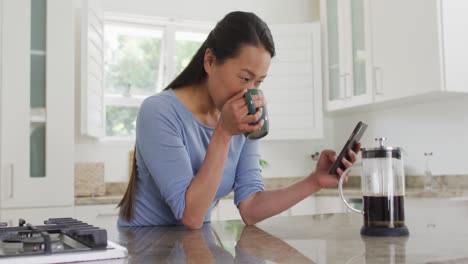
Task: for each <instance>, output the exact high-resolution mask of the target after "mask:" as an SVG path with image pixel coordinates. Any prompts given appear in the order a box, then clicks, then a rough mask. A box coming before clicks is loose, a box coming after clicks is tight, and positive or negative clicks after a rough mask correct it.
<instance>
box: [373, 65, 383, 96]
mask: <svg viewBox="0 0 468 264" xmlns="http://www.w3.org/2000/svg"><path fill="white" fill-rule="evenodd" d="M374 80H375V84H374V85H375V94H376V95H383V94H384V93H383V71H382V68H380V67H374Z"/></svg>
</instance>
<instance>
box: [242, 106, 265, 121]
mask: <svg viewBox="0 0 468 264" xmlns="http://www.w3.org/2000/svg"><path fill="white" fill-rule="evenodd" d="M262 114H263V108H260V109H258V111H257V113H255V114H254V115H246V116H244V118H242V123H247V124H251V123H256V122H257V121H258V120H260V118H261V117H262Z"/></svg>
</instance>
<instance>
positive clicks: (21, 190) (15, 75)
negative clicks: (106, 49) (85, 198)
mask: <svg viewBox="0 0 468 264" xmlns="http://www.w3.org/2000/svg"><path fill="white" fill-rule="evenodd" d="M2 4H3V6H2V8H3V10H2V18H3V20H2V28H3V30H2V47H3V57H2V61H1V63H2V67H1V68H2V76H3V86H2V87H1V93H2V94H1V97H0V100H1V106H0V107H1V108H2V109H1V111H0V113H1V119H0V120H1V121H0V122H1V141H2V145H1V150H0V151H1V155H0V157H1V177H0V181H1V192H0V206H1V207H3V208H14V207H39V206H64V205H69V206H71V205H72V204H73V153H74V151H73V144H74V138H73V135H74V131H73V124H74V115H73V111H74V109H73V108H74V103H73V94H74V68H73V67H74V65H73V64H74V61H73V58H74V49H73V32H74V29H73V19H74V18H73V4H72V1H71V0H66V1H63V0H47V1H46V0H15V1H2ZM5 65H8V67H5Z"/></svg>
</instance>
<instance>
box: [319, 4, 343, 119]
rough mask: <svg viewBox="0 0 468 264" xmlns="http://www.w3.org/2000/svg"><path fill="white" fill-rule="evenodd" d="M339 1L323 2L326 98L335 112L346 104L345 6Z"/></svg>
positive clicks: (329, 107) (328, 104)
mask: <svg viewBox="0 0 468 264" xmlns="http://www.w3.org/2000/svg"><path fill="white" fill-rule="evenodd" d="M342 4H343V3H342V2H341V1H338V0H329V1H325V0H324V1H322V2H321V6H322V10H321V11H322V14H324V15H325V21H326V22H325V23H323V24H324V25H325V27H324V28H322V30H323V34H324V41H323V42H324V43H325V45H323V47H324V51H325V54H326V56H325V57H324V59H323V60H324V62H325V68H324V70H325V75H324V76H325V77H324V81H325V87H326V89H325V91H326V92H325V98H326V102H327V109H328V110H333V109H337V108H340V107H343V106H344V103H345V79H344V76H345V75H344V74H345V69H344V68H345V63H344V60H345V56H346V54H345V44H344V42H345V40H344V33H343V29H344V28H343V26H342V24H343V23H344V22H343V6H342Z"/></svg>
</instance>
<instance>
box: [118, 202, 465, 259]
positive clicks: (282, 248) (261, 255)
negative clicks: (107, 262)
mask: <svg viewBox="0 0 468 264" xmlns="http://www.w3.org/2000/svg"><path fill="white" fill-rule="evenodd" d="M423 200H426V199H423ZM406 212H407V217H406V223H407V225H408V227H409V229H410V236H409V237H392V238H385V237H364V236H361V235H360V234H359V230H360V227H361V226H362V220H363V219H362V217H361V216H360V215H358V214H353V213H340V214H323V215H309V216H288V217H278V218H271V219H268V220H265V221H263V222H261V223H259V224H257V225H256V226H248V227H246V226H245V225H244V224H242V222H241V221H238V220H233V221H219V222H216V221H215V222H212V223H208V224H205V225H204V226H203V228H202V229H200V230H187V229H186V228H184V227H182V226H159V227H139V228H120V229H117V228H116V229H115V230H109V231H110V232H109V234H110V239H111V240H115V241H116V242H118V243H119V244H121V245H123V246H125V247H127V248H128V250H129V259H128V261H129V263H156V262H164V263H166V262H169V263H187V262H192V263H270V262H273V263H354V264H356V263H468V251H467V250H466V245H467V244H468V229H467V228H465V226H466V223H467V222H468V203H467V202H454V201H448V200H444V201H440V200H438V201H435V202H428V201H421V202H420V203H419V202H418V203H417V204H412V205H409V206H408V207H407V210H406Z"/></svg>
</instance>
